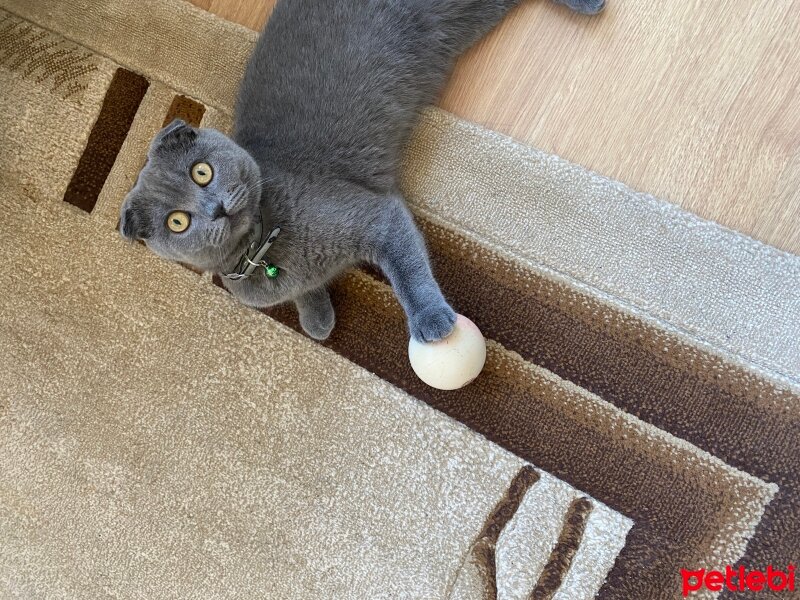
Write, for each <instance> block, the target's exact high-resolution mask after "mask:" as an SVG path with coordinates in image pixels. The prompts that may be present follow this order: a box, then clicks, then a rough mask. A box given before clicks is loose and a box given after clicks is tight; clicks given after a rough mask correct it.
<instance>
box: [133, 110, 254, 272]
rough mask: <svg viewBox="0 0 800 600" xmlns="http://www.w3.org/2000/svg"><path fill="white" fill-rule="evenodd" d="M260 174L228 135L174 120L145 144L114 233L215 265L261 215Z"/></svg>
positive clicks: (167, 254)
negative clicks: (141, 162)
mask: <svg viewBox="0 0 800 600" xmlns="http://www.w3.org/2000/svg"><path fill="white" fill-rule="evenodd" d="M259 181H260V172H259V169H258V165H256V163H255V161H254V160H253V158H252V157H251V156H250V155H249V154H248V153H247V152H246V151H245V150H244V149H242V148H241V147H240V146H238V145H237V144H236V143H235V142H234V141H233V140H231V139H230V138H228V137H227V136H225V135H224V134H223V133H220V132H219V131H216V130H214V129H195V128H194V127H191V126H189V125H187V124H186V123H184V122H183V121H181V120H175V121H173V122H172V123H171V124H169V125H167V126H166V127H165V128H164V129H162V130H161V131H160V132H159V133H158V134H157V135H156V137H155V138H154V139H153V142H152V144H151V145H150V150H149V151H148V154H147V164H145V166H144V168H143V169H142V171H141V173H140V174H139V179H138V180H137V182H136V185H135V186H134V187H133V189H132V190H131V191H130V193H129V194H128V196H127V197H126V198H125V201H124V202H123V204H122V209H121V213H120V232H121V233H122V235H123V236H124V237H126V238H128V239H130V240H142V241H144V243H145V244H147V246H148V247H149V248H150V249H151V250H153V251H154V252H155V253H156V254H158V255H159V256H162V257H164V258H166V259H168V260H174V261H179V262H183V263H187V264H190V265H193V266H195V267H198V268H200V269H206V270H217V269H219V268H220V267H221V266H222V262H223V261H225V260H226V259H228V258H229V257H230V254H231V253H232V252H233V251H234V250H235V249H236V247H237V246H238V245H240V243H241V241H242V239H243V237H244V236H245V235H246V234H247V232H248V231H249V230H250V229H251V227H252V226H253V224H254V220H256V219H258V218H259V199H260V195H261V191H260V189H261V186H260V185H259Z"/></svg>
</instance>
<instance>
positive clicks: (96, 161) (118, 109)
mask: <svg viewBox="0 0 800 600" xmlns="http://www.w3.org/2000/svg"><path fill="white" fill-rule="evenodd" d="M148 85H149V83H148V81H147V79H145V78H144V77H142V76H141V75H138V74H136V73H134V72H132V71H128V70H127V69H122V68H120V69H117V70H116V72H115V73H114V77H113V79H112V80H111V84H110V85H109V86H108V91H107V92H106V96H105V99H104V100H103V105H102V107H101V108H100V114H99V115H98V117H97V121H96V122H95V124H94V127H93V128H92V131H91V133H90V134H89V140H88V141H87V143H86V149H85V150H84V151H83V155H82V156H81V159H80V161H79V162H78V167H77V168H76V169H75V172H74V173H73V175H72V179H71V180H70V182H69V185H68V186H67V191H66V193H65V194H64V201H65V202H69V203H70V204H72V205H74V206H77V207H78V208H80V209H81V210H85V211H86V212H91V211H92V209H93V208H94V205H95V203H96V202H97V198H98V196H99V195H100V191H101V190H102V189H103V184H104V183H105V182H106V178H107V177H108V174H109V173H110V172H111V168H112V167H113V166H114V161H115V160H116V158H117V154H119V150H120V148H122V144H123V142H124V141H125V138H126V137H127V135H128V131H129V130H130V128H131V123H133V118H134V117H135V116H136V111H137V110H138V109H139V104H140V103H141V102H142V98H143V97H144V94H145V92H147V87H148Z"/></svg>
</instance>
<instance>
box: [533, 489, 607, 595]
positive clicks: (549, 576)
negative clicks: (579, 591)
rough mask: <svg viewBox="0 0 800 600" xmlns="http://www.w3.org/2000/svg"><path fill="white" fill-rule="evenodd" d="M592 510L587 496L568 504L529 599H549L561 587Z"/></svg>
mask: <svg viewBox="0 0 800 600" xmlns="http://www.w3.org/2000/svg"><path fill="white" fill-rule="evenodd" d="M591 512H592V503H591V502H589V499H588V498H576V499H575V500H573V501H572V503H571V504H570V505H569V509H568V510H567V514H566V516H565V517H564V526H563V528H562V529H561V534H560V535H559V536H558V541H557V542H556V545H555V547H554V548H553V551H552V552H551V553H550V558H549V559H548V560H547V564H546V565H545V566H544V569H543V570H542V574H541V576H540V577H539V581H538V582H536V587H535V588H533V591H532V592H531V595H530V599H531V600H550V599H551V598H552V597H553V595H554V594H555V593H556V592H557V591H558V588H560V587H561V582H562V581H564V577H565V576H566V574H567V572H568V571H569V568H570V566H572V559H573V558H574V557H575V553H576V552H577V551H578V547H579V546H580V544H581V540H582V539H583V532H584V530H585V529H586V522H587V521H588V520H589V514H590V513H591Z"/></svg>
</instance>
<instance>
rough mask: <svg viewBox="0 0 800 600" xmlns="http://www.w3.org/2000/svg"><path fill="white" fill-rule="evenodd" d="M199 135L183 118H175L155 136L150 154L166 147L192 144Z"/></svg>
mask: <svg viewBox="0 0 800 600" xmlns="http://www.w3.org/2000/svg"><path fill="white" fill-rule="evenodd" d="M196 137H197V132H196V131H195V130H194V128H192V127H191V126H190V125H188V124H187V123H186V121H184V120H182V119H174V120H173V121H172V122H171V123H170V124H169V125H167V126H166V127H164V128H162V129H161V131H159V132H158V133H157V134H156V137H154V138H153V143H152V144H150V152H148V156H152V155H153V153H154V152H156V151H157V150H159V149H161V148H165V147H173V146H174V147H176V148H177V147H178V146H180V145H183V144H191V143H192V142H194V140H195V138H196Z"/></svg>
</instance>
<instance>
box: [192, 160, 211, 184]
mask: <svg viewBox="0 0 800 600" xmlns="http://www.w3.org/2000/svg"><path fill="white" fill-rule="evenodd" d="M212 179H214V169H212V168H211V165H210V164H208V163H204V162H199V163H195V164H194V165H193V166H192V180H193V181H194V182H195V183H196V184H197V185H199V186H200V187H205V186H207V185H208V184H209V183H211V180H212Z"/></svg>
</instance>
